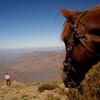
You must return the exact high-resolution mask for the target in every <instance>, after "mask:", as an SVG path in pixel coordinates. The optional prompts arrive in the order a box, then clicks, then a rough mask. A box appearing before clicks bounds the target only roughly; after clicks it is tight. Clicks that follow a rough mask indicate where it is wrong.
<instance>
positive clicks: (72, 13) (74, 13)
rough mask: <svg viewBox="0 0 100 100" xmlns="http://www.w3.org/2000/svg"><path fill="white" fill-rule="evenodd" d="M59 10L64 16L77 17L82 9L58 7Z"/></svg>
mask: <svg viewBox="0 0 100 100" xmlns="http://www.w3.org/2000/svg"><path fill="white" fill-rule="evenodd" d="M60 12H61V13H62V14H63V15H64V16H65V18H68V19H69V18H74V19H75V18H77V16H79V15H80V14H81V13H82V11H72V10H69V9H65V8H63V7H62V8H60Z"/></svg>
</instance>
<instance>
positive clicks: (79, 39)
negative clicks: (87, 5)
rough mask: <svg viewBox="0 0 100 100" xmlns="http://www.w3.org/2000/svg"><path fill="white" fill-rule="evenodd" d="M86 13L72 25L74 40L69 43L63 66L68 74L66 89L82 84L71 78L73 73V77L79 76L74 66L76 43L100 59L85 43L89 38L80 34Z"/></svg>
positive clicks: (65, 80)
mask: <svg viewBox="0 0 100 100" xmlns="http://www.w3.org/2000/svg"><path fill="white" fill-rule="evenodd" d="M86 13H87V11H84V12H82V13H81V14H80V16H79V18H78V20H77V22H76V24H71V33H72V39H71V41H70V42H68V43H67V47H66V57H65V60H64V62H63V66H64V68H63V72H64V73H65V74H67V77H65V79H64V80H63V81H64V83H65V86H66V87H79V86H80V82H79V81H78V80H77V81H75V80H74V79H73V78H72V76H71V73H74V74H73V75H74V76H75V77H77V75H78V74H77V71H76V69H75V68H74V67H73V66H72V52H73V48H74V46H75V45H76V43H80V44H81V45H82V46H83V47H84V48H85V49H86V50H88V51H89V52H90V53H92V54H94V55H96V56H99V57H100V54H98V53H96V52H95V51H92V50H91V48H89V47H88V46H87V45H86V44H85V43H84V41H83V39H87V37H86V36H85V35H81V34H78V26H79V24H80V23H81V22H80V19H81V18H82V17H83V16H84V15H85V14H86ZM64 42H66V39H65V40H64Z"/></svg>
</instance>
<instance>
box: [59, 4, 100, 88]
mask: <svg viewBox="0 0 100 100" xmlns="http://www.w3.org/2000/svg"><path fill="white" fill-rule="evenodd" d="M60 12H61V14H63V16H64V17H65V19H66V21H65V24H64V29H63V31H62V36H61V38H62V40H63V42H64V44H65V50H66V56H65V60H64V62H63V66H64V67H63V75H62V77H63V82H64V84H65V87H68V88H75V87H79V86H81V82H82V80H84V79H85V74H86V73H87V72H88V71H89V70H90V68H91V67H92V66H93V65H94V64H96V63H98V62H99V61H100V5H96V6H93V7H90V8H88V9H86V10H76V11H73V10H69V9H65V8H64V7H62V8H60Z"/></svg>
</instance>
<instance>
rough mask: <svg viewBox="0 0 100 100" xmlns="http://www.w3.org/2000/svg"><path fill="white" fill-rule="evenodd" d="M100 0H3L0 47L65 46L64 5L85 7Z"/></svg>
mask: <svg viewBox="0 0 100 100" xmlns="http://www.w3.org/2000/svg"><path fill="white" fill-rule="evenodd" d="M96 4H100V0H0V49H2V48H31V47H32V48H33V47H58V46H63V45H64V44H63V42H62V41H61V38H60V36H61V32H62V30H63V25H64V22H65V18H64V17H63V15H62V14H61V13H60V12H59V9H60V8H61V7H65V8H68V9H71V10H84V9H86V8H88V7H91V6H94V5H96Z"/></svg>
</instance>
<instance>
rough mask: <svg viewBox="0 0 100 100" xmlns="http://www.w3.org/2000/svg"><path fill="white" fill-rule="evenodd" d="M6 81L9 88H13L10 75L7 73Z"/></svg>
mask: <svg viewBox="0 0 100 100" xmlns="http://www.w3.org/2000/svg"><path fill="white" fill-rule="evenodd" d="M5 79H6V84H7V86H11V82H10V75H9V74H8V73H6V75H5Z"/></svg>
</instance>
